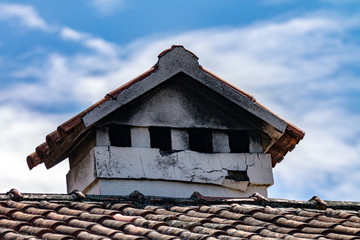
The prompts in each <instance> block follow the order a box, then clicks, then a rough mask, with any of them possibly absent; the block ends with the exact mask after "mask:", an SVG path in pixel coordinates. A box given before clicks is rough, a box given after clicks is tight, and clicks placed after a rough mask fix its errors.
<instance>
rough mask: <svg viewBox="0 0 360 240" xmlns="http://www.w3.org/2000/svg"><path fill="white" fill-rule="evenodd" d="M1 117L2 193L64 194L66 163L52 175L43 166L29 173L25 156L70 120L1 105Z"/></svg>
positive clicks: (52, 170)
mask: <svg viewBox="0 0 360 240" xmlns="http://www.w3.org/2000/svg"><path fill="white" fill-rule="evenodd" d="M0 116H1V118H0V132H1V137H0V145H1V148H0V156H1V168H0V182H1V185H0V192H7V191H9V190H10V189H11V188H17V189H18V190H20V191H22V192H65V191H66V184H65V174H66V173H67V171H68V165H67V163H66V162H64V163H62V164H60V165H59V167H56V168H54V169H51V170H50V171H49V170H46V169H45V167H44V166H40V167H39V168H38V169H34V170H35V171H29V169H28V168H27V164H26V156H27V155H29V154H30V153H32V152H34V150H35V149H34V143H41V142H44V141H45V136H46V135H47V134H48V133H49V132H50V131H52V130H53V129H54V127H56V126H57V125H59V123H61V122H62V121H64V120H65V119H66V118H67V117H69V116H65V115H51V114H39V113H36V112H31V111H29V110H28V109H26V108H23V107H22V106H18V105H16V106H14V105H1V106H0ZM44 182H47V184H44Z"/></svg>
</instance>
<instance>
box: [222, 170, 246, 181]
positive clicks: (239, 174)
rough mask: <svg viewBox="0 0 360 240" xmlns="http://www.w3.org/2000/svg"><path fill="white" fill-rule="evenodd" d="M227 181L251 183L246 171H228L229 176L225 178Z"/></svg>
mask: <svg viewBox="0 0 360 240" xmlns="http://www.w3.org/2000/svg"><path fill="white" fill-rule="evenodd" d="M225 178H226V179H232V180H235V181H249V177H248V175H247V173H246V171H231V170H228V176H226V177H225Z"/></svg>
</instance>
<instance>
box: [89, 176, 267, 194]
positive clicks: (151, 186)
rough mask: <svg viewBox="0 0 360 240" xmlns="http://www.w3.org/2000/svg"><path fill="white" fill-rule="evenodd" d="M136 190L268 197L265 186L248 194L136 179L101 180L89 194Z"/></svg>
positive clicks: (256, 187)
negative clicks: (258, 194) (256, 193)
mask: <svg viewBox="0 0 360 240" xmlns="http://www.w3.org/2000/svg"><path fill="white" fill-rule="evenodd" d="M134 190H138V191H140V192H141V193H142V194H144V195H150V196H163V197H169V196H171V197H179V198H189V197H190V196H191V195H192V194H193V193H194V192H199V193H200V194H202V195H204V196H213V197H249V196H251V195H252V194H253V193H255V192H258V193H260V194H261V195H263V196H267V188H266V187H265V186H249V187H248V188H247V191H246V192H242V191H236V190H233V189H229V188H224V187H221V186H216V185H209V184H200V183H186V182H170V181H160V180H141V181H140V180H134V179H100V180H99V181H98V182H97V186H94V191H92V192H87V193H89V194H90V193H91V194H102V195H129V194H130V193H131V192H133V191H134Z"/></svg>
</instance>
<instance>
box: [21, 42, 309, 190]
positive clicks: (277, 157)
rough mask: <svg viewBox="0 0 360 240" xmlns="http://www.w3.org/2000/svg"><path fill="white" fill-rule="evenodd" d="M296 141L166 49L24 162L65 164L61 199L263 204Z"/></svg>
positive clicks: (245, 98)
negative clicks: (252, 200)
mask: <svg viewBox="0 0 360 240" xmlns="http://www.w3.org/2000/svg"><path fill="white" fill-rule="evenodd" d="M303 136H304V133H303V132H302V131H301V130H300V129H298V128H297V127H295V126H293V125H291V124H290V123H288V122H286V121H285V120H283V119H281V118H279V117H278V116H277V115H275V114H274V113H272V112H270V111H269V110H268V109H266V108H264V107H263V106H262V105H260V104H259V103H258V102H257V101H256V100H255V99H254V98H253V97H252V96H251V95H249V94H248V93H246V92H244V91H242V90H240V89H237V88H235V87H234V86H232V85H230V84H229V83H227V82H225V81H224V80H222V79H220V78H219V77H217V76H215V75H214V74H212V73H211V72H209V71H207V70H205V69H204V68H203V67H201V66H200V65H199V63H198V58H197V57H196V56H195V55H194V54H193V53H191V52H190V51H188V50H186V49H185V48H183V47H182V46H173V47H172V48H171V49H168V50H166V51H164V52H163V53H161V54H160V55H159V60H158V62H157V64H156V65H155V66H154V67H153V68H152V69H150V70H149V71H148V72H146V73H144V74H142V75H140V76H139V77H138V78H136V79H134V80H132V81H130V82H129V83H127V84H125V85H124V86H121V87H120V88H118V89H115V90H114V91H113V92H111V93H109V94H107V95H106V97H105V98H104V99H103V100H101V101H99V102H98V103H96V104H94V105H93V106H91V107H90V108H89V109H86V110H85V111H83V112H82V113H80V114H79V115H77V116H75V117H74V118H72V119H70V120H69V121H67V122H66V123H64V124H62V125H60V126H59V127H58V129H57V131H55V132H54V133H52V134H49V136H48V137H47V140H48V139H49V142H46V143H44V144H42V145H41V146H42V147H41V148H40V146H39V147H38V148H37V151H36V153H33V154H31V155H29V157H28V159H27V160H28V165H29V167H30V168H32V167H34V166H36V165H38V164H40V163H42V162H44V163H45V165H46V166H47V167H48V168H50V167H52V166H54V165H56V164H57V163H58V162H60V161H62V160H63V159H65V158H68V159H69V162H70V171H69V173H68V174H67V188H68V191H69V192H71V191H72V190H73V189H78V190H81V191H83V192H85V193H92V194H104V195H113V194H115V195H127V194H129V193H131V192H132V191H134V190H139V191H140V192H142V193H143V194H145V195H157V196H167V197H190V196H191V194H192V193H193V192H195V191H196V192H200V193H201V194H202V195H206V196H214V197H245V196H249V195H251V194H253V193H254V192H259V193H261V194H262V195H264V196H266V195H267V188H268V187H269V186H271V185H272V184H273V174H272V169H273V167H274V166H275V165H276V164H277V163H278V162H280V161H281V160H282V159H283V157H284V155H285V154H286V153H287V152H288V151H291V150H292V149H293V148H294V147H295V145H296V144H297V143H298V142H299V141H300V140H301V139H302V138H303ZM54 138H56V139H55V140H54ZM57 142H58V143H57ZM50 143H51V144H50ZM44 146H45V148H44ZM43 149H47V150H46V151H45V152H43Z"/></svg>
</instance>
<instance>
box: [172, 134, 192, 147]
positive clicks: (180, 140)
mask: <svg viewBox="0 0 360 240" xmlns="http://www.w3.org/2000/svg"><path fill="white" fill-rule="evenodd" d="M171 148H172V149H173V150H188V149H189V135H188V131H187V130H186V129H171Z"/></svg>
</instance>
